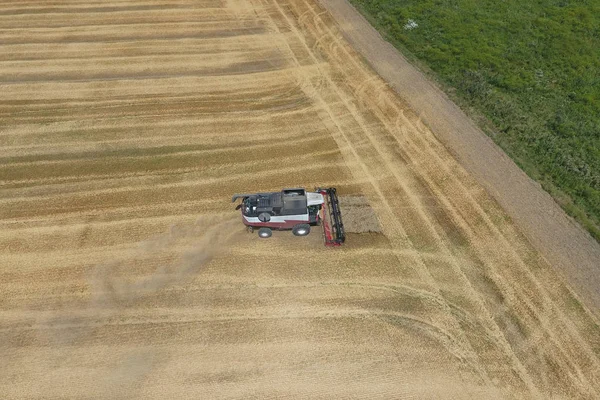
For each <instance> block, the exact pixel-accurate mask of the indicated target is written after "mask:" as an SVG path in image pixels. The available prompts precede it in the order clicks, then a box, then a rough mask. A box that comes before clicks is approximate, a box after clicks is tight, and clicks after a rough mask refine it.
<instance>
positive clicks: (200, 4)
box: [0, 0, 223, 15]
mask: <svg viewBox="0 0 600 400" xmlns="http://www.w3.org/2000/svg"><path fill="white" fill-rule="evenodd" d="M193 8H200V9H215V10H219V9H222V8H223V1H222V0H198V1H185V2H180V1H178V2H174V1H168V2H167V1H123V2H106V3H104V2H89V3H88V2H76V3H71V2H68V3H61V2H56V1H53V2H46V1H40V2H24V3H20V2H19V3H16V4H14V3H12V2H3V3H2V6H0V15H23V14H26V15H37V14H44V15H52V14H53V13H60V14H64V13H70V14H80V13H86V12H103V13H106V14H109V15H110V14H111V13H113V12H122V11H128V10H138V11H151V10H170V9H181V10H188V9H193Z"/></svg>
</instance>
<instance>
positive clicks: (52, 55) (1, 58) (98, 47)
mask: <svg viewBox="0 0 600 400" xmlns="http://www.w3.org/2000/svg"><path fill="white" fill-rule="evenodd" d="M267 46H269V47H273V43H272V34H259V33H257V34H253V35H241V36H227V37H222V38H206V39H194V38H189V39H176V40H144V41H130V42H127V41H124V42H119V43H104V42H96V43H94V42H89V43H77V44H74V45H71V44H62V43H53V44H46V45H45V46H43V48H40V46H39V44H18V45H9V44H5V45H2V50H3V51H2V53H1V54H0V65H2V64H3V63H4V62H7V61H33V60H64V61H65V62H67V61H71V60H77V59H94V58H100V57H104V58H107V57H123V58H126V57H130V56H144V55H178V54H188V53H191V54H211V53H221V52H225V53H227V52H231V51H235V50H239V49H241V48H244V49H245V50H248V51H250V50H256V51H258V50H263V49H265V48H266V47H267Z"/></svg>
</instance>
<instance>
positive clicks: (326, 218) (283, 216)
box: [231, 188, 346, 246]
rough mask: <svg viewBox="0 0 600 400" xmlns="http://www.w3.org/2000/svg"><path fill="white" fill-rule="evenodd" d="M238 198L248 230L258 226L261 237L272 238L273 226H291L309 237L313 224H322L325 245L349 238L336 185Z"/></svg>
mask: <svg viewBox="0 0 600 400" xmlns="http://www.w3.org/2000/svg"><path fill="white" fill-rule="evenodd" d="M237 199H242V202H241V204H238V206H237V207H236V210H239V209H241V210H242V222H243V223H244V225H246V227H247V228H248V231H249V232H254V229H258V236H260V237H261V238H268V237H271V234H272V231H273V229H276V230H290V229H291V231H292V233H293V234H294V235H296V236H306V235H308V234H309V233H310V227H311V226H316V225H321V226H322V227H323V235H324V237H325V245H326V246H341V244H342V243H344V241H345V240H346V234H345V232H344V224H343V223H342V214H341V212H340V207H339V202H338V197H337V194H336V190H335V188H329V189H321V188H317V189H315V191H314V192H307V191H306V190H305V189H303V188H297V189H283V190H282V191H281V192H270V193H255V194H236V195H234V196H233V198H232V199H231V202H232V203H235V201H236V200H237Z"/></svg>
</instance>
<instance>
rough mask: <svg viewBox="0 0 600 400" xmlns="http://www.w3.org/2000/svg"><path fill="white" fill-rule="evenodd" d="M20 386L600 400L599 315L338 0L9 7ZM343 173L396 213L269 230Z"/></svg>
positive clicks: (110, 393) (7, 168) (10, 349)
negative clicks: (357, 40)
mask: <svg viewBox="0 0 600 400" xmlns="http://www.w3.org/2000/svg"><path fill="white" fill-rule="evenodd" d="M0 36H1V38H2V39H1V42H2V43H1V44H0V81H1V82H2V91H1V95H0V146H1V148H2V153H1V155H0V185H1V191H0V196H1V198H0V203H1V206H0V251H1V253H0V330H1V339H0V340H1V342H0V356H1V359H2V363H1V366H0V393H2V396H1V397H2V398H7V399H12V398H133V397H139V398H182V397H190V398H280V397H281V398H283V397H288V398H289V397H294V398H328V399H329V398H348V397H353V398H369V399H370V398H395V399H402V398H424V399H430V398H486V399H487V398H542V399H548V398H557V399H558V398H568V399H572V398H577V399H584V398H590V399H591V398H598V396H600V359H599V354H600V335H599V328H598V322H597V320H596V319H595V318H594V317H593V316H592V314H591V313H590V312H589V311H588V310H587V309H586V308H585V307H584V306H582V305H581V303H580V302H579V301H578V299H577V298H576V296H575V295H574V294H573V293H572V292H571V291H570V290H569V289H568V287H567V286H566V285H565V283H564V282H563V281H562V280H561V279H560V278H559V277H558V275H557V274H556V272H555V271H554V269H553V268H552V266H551V265H549V264H548V263H547V262H546V261H545V260H544V258H543V257H542V256H541V255H540V254H539V253H537V252H536V251H535V250H534V249H533V248H532V247H531V246H530V245H529V244H528V242H527V240H526V239H525V238H524V237H523V235H522V234H520V233H519V230H518V228H517V227H515V225H514V224H513V223H512V222H511V220H510V219H509V218H508V217H507V216H506V214H505V213H504V212H503V211H502V210H501V209H500V207H499V206H498V205H497V204H496V203H495V202H494V201H493V200H492V199H491V197H490V196H489V195H488V194H487V193H486V192H485V191H484V190H483V189H482V188H481V187H480V186H479V185H478V184H477V183H476V182H475V181H474V180H473V179H472V177H471V176H470V175H469V174H468V173H467V172H466V171H465V170H464V169H463V168H462V167H461V166H460V165H459V164H457V162H456V161H455V160H454V159H453V157H452V156H451V155H450V154H449V152H448V151H447V150H446V149H445V148H444V147H443V146H442V145H441V144H440V143H439V142H438V141H437V140H436V138H435V137H434V136H433V134H432V133H431V132H430V131H429V130H428V128H427V127H426V126H424V125H423V124H422V123H421V121H420V120H419V119H418V118H417V117H416V116H415V114H414V113H413V112H411V110H410V109H409V108H408V107H407V106H406V104H404V103H403V102H402V101H401V100H400V99H399V98H398V97H397V96H396V95H395V94H394V93H393V92H392V91H391V90H389V89H388V87H387V86H386V85H385V83H384V82H383V81H382V80H381V79H380V78H379V77H378V76H377V75H376V74H374V73H373V72H372V70H371V69H369V68H368V67H367V66H366V64H365V63H364V62H363V60H362V59H361V58H360V57H359V56H358V55H357V54H356V53H355V52H354V51H353V49H352V48H351V47H350V46H349V45H348V44H347V43H346V42H345V41H344V40H343V39H342V37H341V35H340V34H339V32H338V30H337V29H336V25H335V22H334V21H333V20H332V19H331V17H330V16H329V14H327V13H325V12H324V11H323V9H322V8H320V6H319V5H318V3H317V2H316V1H314V0H285V1H275V0H264V1H261V0H238V1H224V0H200V1H192V0H187V1H186V0H178V1H169V2H166V1H164V2H160V1H155V0H147V1H142V0H135V1H133V0H132V1H122V2H112V3H111V2H100V1H96V2H94V1H61V0H56V1H52V2H47V1H26V2H22V1H20V2H16V1H5V2H2V5H0ZM297 185H298V186H306V187H309V188H310V187H314V186H323V185H332V186H336V187H338V190H339V192H340V193H341V194H343V195H346V196H365V197H366V199H367V200H368V203H369V204H370V205H371V206H372V207H373V209H374V211H375V213H376V214H377V216H378V219H379V224H380V228H381V233H364V234H351V235H349V237H348V240H347V245H346V246H345V247H343V248H341V249H336V250H334V251H332V250H331V249H326V248H325V247H324V246H323V245H322V243H321V238H320V235H319V234H318V232H316V234H313V235H310V236H309V237H307V238H295V237H293V236H292V235H291V234H290V233H289V232H276V233H275V234H274V235H273V238H271V239H269V240H260V239H259V238H258V237H257V236H256V235H247V234H245V232H244V229H243V226H242V224H241V223H240V221H239V220H238V218H239V216H238V214H237V213H236V212H234V211H233V207H232V205H231V203H229V199H230V196H231V194H232V193H234V192H252V191H257V190H279V189H281V188H282V187H289V186H297Z"/></svg>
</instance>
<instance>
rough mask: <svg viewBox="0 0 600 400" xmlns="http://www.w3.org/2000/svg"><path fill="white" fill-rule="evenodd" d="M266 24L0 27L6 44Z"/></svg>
mask: <svg viewBox="0 0 600 400" xmlns="http://www.w3.org/2000/svg"><path fill="white" fill-rule="evenodd" d="M267 32H269V30H268V28H267V27H266V26H265V24H264V23H263V22H262V21H260V20H256V19H250V20H239V19H233V18H232V19H231V21H230V22H228V23H227V25H226V26H224V25H223V22H218V21H217V22H210V21H206V22H181V23H160V22H158V23H153V24H139V25H133V26H129V25H127V24H123V25H117V24H115V25H106V26H89V27H65V28H30V29H4V30H3V29H0V34H1V35H2V36H3V41H4V43H6V44H29V43H38V44H45V43H81V42H84V43H85V42H120V41H131V40H132V39H135V40H148V39H150V40H155V39H157V38H162V39H167V38H168V39H181V38H210V37H212V38H214V37H222V36H235V35H239V34H244V33H261V34H264V33H267Z"/></svg>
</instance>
